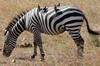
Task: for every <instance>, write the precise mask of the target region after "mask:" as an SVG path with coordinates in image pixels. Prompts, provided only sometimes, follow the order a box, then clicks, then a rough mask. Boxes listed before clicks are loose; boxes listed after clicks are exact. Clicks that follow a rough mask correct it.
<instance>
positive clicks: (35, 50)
mask: <svg viewBox="0 0 100 66" xmlns="http://www.w3.org/2000/svg"><path fill="white" fill-rule="evenodd" d="M33 44H34V53H33V55H32V56H31V58H32V59H35V56H36V55H37V44H36V42H34V43H33Z"/></svg>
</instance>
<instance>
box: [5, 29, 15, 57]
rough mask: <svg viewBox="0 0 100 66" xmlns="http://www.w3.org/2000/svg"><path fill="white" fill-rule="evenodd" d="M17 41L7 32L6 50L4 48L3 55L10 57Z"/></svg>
mask: <svg viewBox="0 0 100 66" xmlns="http://www.w3.org/2000/svg"><path fill="white" fill-rule="evenodd" d="M15 44H16V42H15V40H14V38H13V36H12V35H11V31H7V32H6V34H5V41H4V48H3V55H4V56H6V57H9V56H10V55H11V53H12V50H13V49H14V48H15Z"/></svg>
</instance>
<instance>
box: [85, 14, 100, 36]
mask: <svg viewBox="0 0 100 66" xmlns="http://www.w3.org/2000/svg"><path fill="white" fill-rule="evenodd" d="M83 18H84V19H85V21H86V25H87V30H88V32H89V33H90V34H92V35H100V33H99V32H98V31H93V30H91V29H90V27H89V23H88V20H87V18H86V17H85V15H83Z"/></svg>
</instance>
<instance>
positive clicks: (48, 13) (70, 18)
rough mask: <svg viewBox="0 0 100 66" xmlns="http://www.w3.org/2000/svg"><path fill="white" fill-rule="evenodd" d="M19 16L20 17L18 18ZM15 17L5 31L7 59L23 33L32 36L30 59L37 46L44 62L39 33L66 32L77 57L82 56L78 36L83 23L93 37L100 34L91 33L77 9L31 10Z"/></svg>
mask: <svg viewBox="0 0 100 66" xmlns="http://www.w3.org/2000/svg"><path fill="white" fill-rule="evenodd" d="M18 16H20V17H18ZM18 16H17V17H15V18H14V19H13V20H12V22H11V23H10V24H9V25H8V27H7V29H6V33H5V35H6V39H5V42H4V49H3V55H4V56H6V57H9V56H10V55H11V53H12V50H13V49H14V48H15V45H16V40H17V38H18V36H19V35H20V34H21V33H22V32H23V31H24V30H27V31H30V32H32V33H33V34H34V53H33V55H32V56H31V58H35V56H36V55H37V46H38V47H39V49H40V53H41V60H44V56H45V54H44V51H43V47H42V40H41V33H45V34H49V35H57V34H61V33H63V32H65V31H68V33H69V35H70V36H71V37H72V39H73V40H74V41H75V43H76V45H77V49H78V50H77V52H78V55H79V56H83V55H82V53H83V49H84V40H83V38H82V37H81V35H80V29H81V26H82V23H83V21H84V20H85V21H86V24H87V29H88V32H89V33H91V34H93V35H100V33H98V32H95V31H92V30H91V29H90V27H89V24H88V21H87V19H86V17H85V16H84V14H83V12H82V11H81V10H80V9H78V8H77V7H72V6H56V5H55V7H48V8H47V7H45V8H43V7H40V6H38V8H33V9H32V10H30V11H28V12H23V13H22V14H20V15H18Z"/></svg>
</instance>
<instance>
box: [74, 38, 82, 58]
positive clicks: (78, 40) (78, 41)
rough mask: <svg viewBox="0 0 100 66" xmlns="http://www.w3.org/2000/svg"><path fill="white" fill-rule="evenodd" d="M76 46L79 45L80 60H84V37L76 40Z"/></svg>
mask: <svg viewBox="0 0 100 66" xmlns="http://www.w3.org/2000/svg"><path fill="white" fill-rule="evenodd" d="M74 41H75V43H76V45H77V55H78V58H83V57H84V56H83V52H84V40H83V39H82V37H81V36H80V38H79V39H77V40H74Z"/></svg>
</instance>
